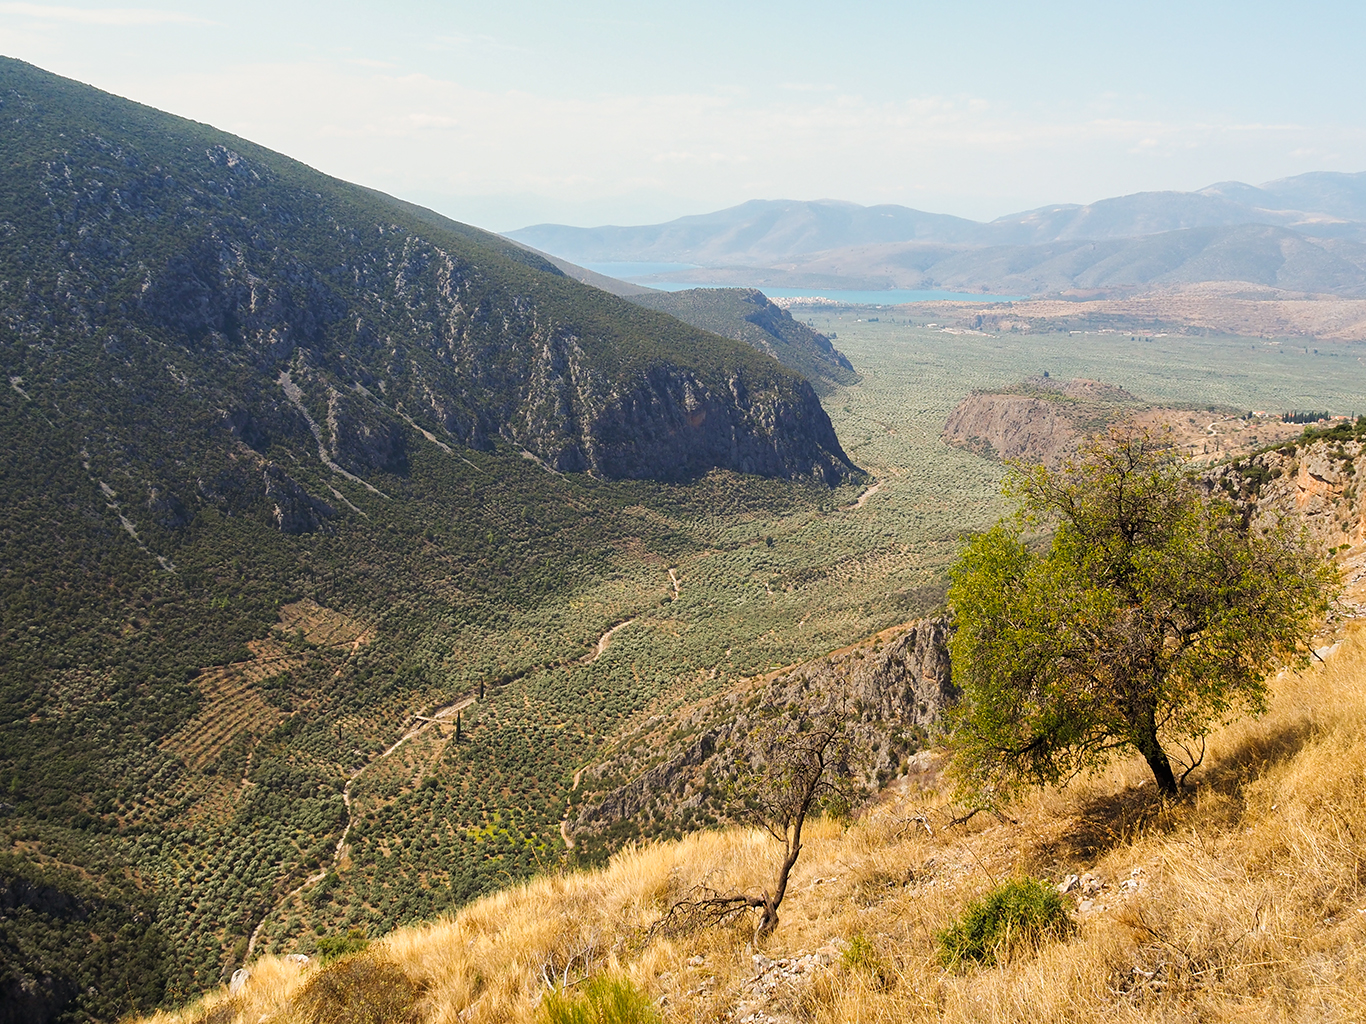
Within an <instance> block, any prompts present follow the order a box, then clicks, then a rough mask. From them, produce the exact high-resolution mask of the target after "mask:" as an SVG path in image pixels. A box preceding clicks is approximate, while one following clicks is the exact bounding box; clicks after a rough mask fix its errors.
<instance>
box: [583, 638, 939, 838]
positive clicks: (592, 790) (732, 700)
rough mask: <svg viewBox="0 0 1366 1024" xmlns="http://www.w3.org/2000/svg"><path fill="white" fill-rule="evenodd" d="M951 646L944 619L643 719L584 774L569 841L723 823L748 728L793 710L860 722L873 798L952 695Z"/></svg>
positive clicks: (908, 763)
mask: <svg viewBox="0 0 1366 1024" xmlns="http://www.w3.org/2000/svg"><path fill="white" fill-rule="evenodd" d="M947 642H948V622H947V620H945V619H944V618H942V617H940V618H927V619H919V620H917V621H915V622H912V623H909V624H907V625H904V626H898V627H895V628H893V629H890V630H886V631H884V632H882V633H879V634H877V635H876V636H874V637H870V638H869V639H868V640H867V641H865V642H863V643H860V644H855V645H853V646H851V647H847V648H843V649H841V650H838V651H834V652H832V653H831V654H829V655H827V656H826V657H824V658H821V659H818V660H816V661H812V662H809V663H807V664H803V665H799V666H795V667H789V668H786V669H782V670H780V671H777V672H774V673H771V674H769V675H767V676H764V677H761V678H758V679H746V680H741V681H740V682H739V683H738V684H737V685H735V686H734V687H732V688H731V689H730V690H728V691H727V692H724V693H721V694H718V695H716V696H715V697H712V698H711V699H709V700H706V701H704V702H702V703H701V704H699V705H691V706H687V707H685V708H681V709H679V710H677V711H675V712H673V713H671V714H657V715H654V716H652V717H650V718H648V719H646V720H645V721H644V722H642V723H641V725H640V726H638V727H637V728H635V729H632V730H629V731H628V732H626V733H625V734H624V736H623V737H622V738H621V739H620V741H619V742H618V743H617V744H616V749H615V750H614V751H612V752H610V754H609V756H608V757H607V758H605V759H604V760H602V761H600V762H598V763H596V764H594V765H592V766H590V767H588V768H587V769H585V770H584V771H582V772H581V773H580V774H579V778H578V785H577V787H576V792H575V794H574V802H575V805H576V809H575V810H572V811H571V813H570V816H569V818H567V819H566V822H565V828H564V832H565V835H566V836H569V837H572V838H573V839H574V841H575V842H576V843H579V844H582V843H585V842H588V843H591V842H592V841H593V840H594V838H596V837H601V836H602V835H603V834H604V833H611V834H612V835H613V837H614V838H615V839H617V840H618V841H619V839H620V837H621V834H622V833H623V832H625V831H636V832H639V833H645V834H648V832H649V824H650V821H651V820H652V819H670V820H678V819H683V820H688V819H691V818H697V819H698V821H699V823H701V822H703V821H709V822H715V821H718V820H720V821H725V820H729V819H730V818H732V817H734V814H735V808H734V807H730V806H728V804H727V798H726V795H725V794H726V786H727V784H728V783H729V782H730V781H731V780H732V779H733V778H734V776H735V770H736V765H737V763H738V762H740V761H745V760H747V759H748V757H749V755H750V748H749V745H748V744H749V737H750V736H751V734H752V733H753V731H754V729H755V727H756V726H757V725H759V724H760V723H762V722H771V721H773V720H775V719H782V718H783V716H784V715H787V714H788V713H789V712H792V713H794V714H795V712H796V711H798V710H800V711H802V712H804V713H807V714H813V715H815V716H817V717H819V716H820V715H822V714H827V713H829V714H840V715H841V716H848V715H850V714H852V715H853V716H855V717H856V719H857V725H856V727H855V733H856V737H857V740H858V746H859V747H860V748H861V749H866V750H869V751H872V752H873V754H872V757H871V760H870V761H869V762H868V763H867V764H866V765H863V766H862V770H863V772H864V779H863V782H864V784H865V785H866V786H867V787H868V788H869V790H870V791H876V790H877V789H879V788H881V786H882V785H884V784H885V783H886V781H887V780H888V779H890V778H892V777H893V776H896V775H900V774H904V773H905V772H906V771H907V770H913V757H914V755H915V754H916V752H917V751H918V750H920V749H921V747H922V746H924V745H925V744H926V742H927V741H928V739H929V737H930V735H931V734H932V732H933V731H934V727H935V724H936V722H937V721H938V719H939V716H940V715H941V713H942V712H943V711H944V709H945V708H947V707H948V706H950V705H951V704H952V703H953V701H954V700H955V698H956V696H957V690H956V689H955V688H954V686H953V682H952V672H951V668H950V663H949V652H948V643H947ZM850 709H852V710H850Z"/></svg>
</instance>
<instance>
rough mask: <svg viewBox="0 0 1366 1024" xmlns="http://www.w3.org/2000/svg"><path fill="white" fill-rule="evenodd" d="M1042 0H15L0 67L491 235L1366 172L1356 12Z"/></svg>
mask: <svg viewBox="0 0 1366 1024" xmlns="http://www.w3.org/2000/svg"><path fill="white" fill-rule="evenodd" d="M1019 6H1020V5H1014V4H1008V3H1002V2H988V3H977V4H972V5H956V6H953V7H952V8H950V7H949V6H948V5H942V4H929V3H919V2H917V3H910V4H905V5H895V6H894V5H882V4H874V3H869V2H866V0H860V2H856V3H853V4H849V5H845V6H844V7H843V8H842V9H841V11H840V13H839V15H838V16H835V15H833V14H832V13H831V11H830V9H829V8H828V6H826V5H820V4H815V3H811V2H807V0H802V2H795V3H777V2H769V0H763V2H749V3H742V4H734V3H730V4H722V3H718V2H715V0H705V2H701V3H697V4H690V5H678V4H668V5H666V4H662V3H657V2H633V3H626V2H622V0H611V2H602V0H599V2H593V3H589V4H580V5H576V6H575V7H574V8H573V9H572V10H569V9H566V8H564V7H562V6H561V5H551V4H544V3H529V2H525V0H511V2H509V3H505V4H502V5H497V6H496V7H494V6H492V5H482V4H480V5H477V4H474V3H470V2H465V0H457V2H454V3H438V2H435V0H415V2H409V3H404V4H401V5H394V4H385V5H380V4H378V3H374V2H368V0H352V2H342V3H330V4H323V3H319V2H314V0H303V2H283V3H280V2H277V3H272V4H266V3H263V2H261V0H242V2H240V3H237V4H234V5H232V6H231V7H225V6H224V5H221V4H212V3H208V2H205V0H187V2H180V3H161V4H156V5H149V6H138V7H132V6H119V5H115V4H107V3H88V2H87V3H79V2H75V0H73V2H69V3H59V4H54V3H43V2H29V3H0V53H4V54H6V55H9V56H13V57H18V58H20V59H23V60H27V61H30V62H32V63H34V64H37V65H39V66H41V67H44V68H46V69H48V70H51V71H54V72H56V73H58V74H62V75H67V76H70V77H73V78H76V79H78V80H80V81H84V82H88V83H90V84H92V85H95V86H97V87H99V88H102V89H107V90H109V91H111V92H115V93H118V94H120V95H124V96H127V97H129V98H132V99H135V100H138V101H140V102H143V103H148V104H150V105H152V106H156V107H159V108H162V109H165V110H169V111H172V112H174V113H177V114H181V115H183V116H186V117H191V118H194V119H196V120H200V121H206V122H209V123H211V124H213V125H215V126H217V127H219V128H222V129H225V130H227V131H230V132H234V133H236V134H238V135H241V136H244V137H247V138H250V139H252V140H253V141H256V142H260V143H262V144H264V145H267V146H270V147H272V148H274V149H277V150H280V151H281V152H284V153H287V154H289V155H290V156H294V157H296V158H298V159H301V160H303V161H305V162H307V163H309V164H312V165H313V166H315V167H317V168H319V169H320V170H323V171H325V172H327V173H330V174H333V175H336V176H338V177H341V178H345V179H348V180H351V181H356V182H359V183H361V184H365V185H369V186H372V187H375V188H379V189H382V190H384V191H386V192H390V193H392V194H394V195H397V196H399V197H401V198H404V199H408V200H411V201H414V202H419V203H422V204H425V205H428V206H431V207H432V208H434V209H436V210H438V211H440V212H442V213H445V214H447V215H449V216H451V217H454V218H456V219H459V220H463V221H467V222H470V223H473V224H477V225H479V226H481V227H486V228H491V229H494V230H509V229H513V228H518V227H522V226H525V225H528V224H532V223H535V222H543V221H556V222H560V223H569V224H579V225H596V224H603V223H618V224H638V223H651V222H660V221H665V220H669V219H671V218H674V217H677V216H680V215H684V214H689V213H702V212H706V211H710V210H715V209H720V208H723V207H728V206H733V205H736V204H738V203H741V202H744V201H745V200H748V199H754V198H787V199H816V198H833V199H841V200H848V201H852V202H857V203H862V204H868V205H871V204H877V203H896V204H900V205H904V206H910V207H915V208H918V209H922V210H928V211H932V212H936V213H951V214H955V215H958V216H963V217H970V218H973V219H977V220H989V219H992V218H995V217H998V216H1002V215H1005V214H1008V213H1012V212H1016V211H1019V210H1023V209H1028V208H1032V207H1037V206H1041V205H1045V204H1049V203H1063V202H1069V203H1084V202H1090V201H1094V200H1097V199H1101V198H1104V197H1107V196H1113V195H1120V194H1125V193H1130V192H1136V191H1144V190H1157V189H1178V190H1193V189H1198V188H1201V187H1203V186H1206V185H1209V184H1211V183H1214V182H1216V181H1221V180H1226V179H1238V180H1242V181H1246V182H1249V183H1254V184H1256V183H1260V182H1263V181H1267V180H1270V179H1274V178H1279V177H1285V176H1289V175H1293V174H1299V173H1303V172H1305V171H1315V170H1333V171H1359V170H1362V169H1366V119H1364V118H1363V115H1362V110H1363V109H1366V104H1363V100H1364V99H1366V95H1364V93H1366V88H1363V86H1366V71H1363V67H1362V65H1361V62H1360V61H1359V59H1358V55H1357V53H1356V49H1357V47H1358V44H1359V41H1360V40H1361V39H1362V38H1364V37H1366V33H1364V32H1363V29H1366V9H1363V8H1362V7H1360V6H1359V5H1350V4H1347V3H1344V2H1325V0H1317V2H1306V3H1302V4H1300V5H1298V6H1297V7H1296V8H1295V9H1294V10H1293V11H1292V10H1290V9H1289V8H1287V7H1285V6H1283V5H1273V4H1269V3H1241V4H1233V3H1222V2H1221V3H1196V4H1182V3H1176V2H1172V0H1161V2H1157V3H1152V4H1148V5H1145V7H1144V10H1143V11H1142V12H1141V13H1140V12H1138V11H1136V10H1134V9H1132V8H1130V7H1128V6H1121V5H1109V6H1108V7H1098V6H1097V5H1094V4H1082V3H1063V2H1055V3H1048V4H1044V5H1036V7H1035V9H1033V10H1030V11H1028V12H1025V11H1022V10H1020V9H1019Z"/></svg>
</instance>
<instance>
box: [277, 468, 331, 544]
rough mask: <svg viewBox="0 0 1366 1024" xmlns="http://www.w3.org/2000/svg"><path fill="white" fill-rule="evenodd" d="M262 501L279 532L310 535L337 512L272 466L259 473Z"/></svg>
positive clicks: (282, 471)
mask: <svg viewBox="0 0 1366 1024" xmlns="http://www.w3.org/2000/svg"><path fill="white" fill-rule="evenodd" d="M261 475H262V478H263V479H264V481H265V490H266V501H267V502H269V503H270V504H271V506H272V507H273V509H274V511H275V522H276V525H277V526H278V527H279V529H280V532H281V533H290V534H299V533H313V532H314V531H315V530H317V529H319V528H320V527H321V526H322V525H323V523H324V522H325V521H326V520H328V519H331V518H332V517H333V516H335V515H336V514H337V513H336V511H335V510H334V509H333V508H332V506H330V505H328V504H327V503H326V502H324V501H319V500H318V499H317V498H315V497H313V495H311V494H309V493H308V492H307V491H306V490H304V489H303V488H302V487H301V486H299V484H298V483H297V482H296V481H294V480H293V479H291V478H290V477H289V476H288V475H286V473H285V471H284V470H282V469H281V468H280V467H279V466H276V465H274V464H273V463H270V464H267V465H266V467H265V469H264V471H263V472H262V474H261Z"/></svg>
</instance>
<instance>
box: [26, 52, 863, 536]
mask: <svg viewBox="0 0 1366 1024" xmlns="http://www.w3.org/2000/svg"><path fill="white" fill-rule="evenodd" d="M0 86H2V87H3V97H2V98H0V112H2V113H3V116H4V117H5V119H6V123H7V125H8V127H7V130H6V133H5V135H4V137H3V139H0V158H3V159H4V160H5V166H6V181H5V188H4V190H3V193H0V223H2V226H3V230H0V324H3V325H4V327H5V328H6V329H7V331H8V332H9V334H10V336H11V337H13V338H15V339H16V341H18V342H19V344H17V345H16V346H14V348H13V349H12V351H11V352H10V355H11V356H12V357H13V358H8V359H7V373H8V374H9V375H11V376H16V377H19V378H21V379H22V378H23V377H25V376H29V377H37V378H44V379H45V378H47V377H50V376H52V374H53V373H55V372H58V371H57V370H55V369H54V366H55V362H56V361H59V360H62V359H65V360H68V361H69V360H71V359H77V360H94V359H97V358H98V359H101V360H104V361H108V362H112V363H114V364H118V363H123V364H126V366H127V367H129V368H130V369H131V368H132V367H134V366H136V365H138V364H140V363H146V362H151V363H153V364H156V365H157V366H158V370H159V373H157V374H156V375H155V376H156V377H159V378H163V379H151V380H145V381H143V382H142V384H143V387H144V388H146V389H153V390H154V389H156V388H158V387H159V386H166V385H169V384H170V383H171V381H172V380H174V383H175V387H176V388H178V389H179V391H180V392H181V394H180V401H179V402H178V403H177V405H178V411H180V412H188V411H190V410H192V409H194V407H195V406H200V407H209V408H216V409H218V410H220V414H219V415H220V417H221V419H220V423H221V424H222V425H223V426H225V427H227V428H228V431H229V432H230V433H231V434H232V435H233V438H234V439H235V440H237V441H240V442H242V443H244V444H246V445H247V446H248V447H251V448H252V449H254V450H256V451H258V452H262V453H264V452H265V451H267V450H268V449H269V447H270V446H271V445H278V444H282V443H284V444H296V445H302V446H303V447H305V448H306V449H312V448H314V447H316V448H317V450H318V453H319V458H320V459H322V461H323V462H324V463H326V464H327V465H329V466H331V467H333V471H334V472H345V473H349V474H353V475H355V476H358V477H365V476H367V475H372V474H377V473H378V474H384V473H388V474H399V475H401V474H403V473H404V472H406V468H407V456H408V451H407V448H408V446H409V445H410V444H411V443H412V441H413V438H414V433H413V428H414V427H419V428H420V429H425V430H429V431H431V432H434V433H435V434H437V435H438V436H443V437H445V438H446V439H447V440H449V441H454V442H458V443H459V444H462V445H467V446H472V447H479V448H487V447H490V446H492V445H494V444H496V443H498V442H499V441H502V442H504V443H509V444H512V445H515V446H517V447H520V448H523V449H525V450H527V451H529V452H530V453H532V454H534V455H536V456H537V457H538V458H540V459H541V460H542V461H543V462H544V463H546V464H547V465H549V466H551V467H553V468H555V469H558V470H561V471H566V472H570V471H572V472H589V473H595V474H599V475H602V476H607V477H641V478H655V479H661V480H675V479H680V478H684V477H689V476H695V475H697V474H700V473H705V472H706V471H708V470H710V469H713V468H724V469H730V470H734V471H737V472H745V473H758V474H763V475H768V476H779V477H788V478H805V479H812V480H818V481H821V482H824V483H831V484H834V483H838V482H839V481H841V480H843V479H844V478H846V477H847V476H849V475H851V474H857V472H858V471H857V469H856V468H855V467H854V466H853V465H852V463H850V462H849V460H848V459H847V458H846V457H845V455H844V453H843V451H842V450H841V449H840V446H839V442H838V440H837V439H836V438H835V434H834V431H833V428H832V427H831V425H830V421H829V418H828V417H827V416H826V415H825V412H824V410H822V409H821V407H820V404H819V402H818V401H817V399H816V397H815V395H814V393H813V392H812V390H811V387H810V385H809V384H808V383H807V382H806V381H804V380H803V379H801V378H800V377H799V376H798V375H797V374H795V373H792V372H789V371H787V370H784V369H783V368H782V367H781V366H779V365H778V364H777V363H775V362H774V361H773V360H771V359H769V358H766V357H764V356H762V355H760V354H759V353H757V352H755V351H754V350H753V349H751V348H750V347H749V346H746V345H743V344H740V343H737V342H734V341H728V340H725V339H722V338H719V337H715V336H713V335H710V334H707V333H706V332H703V331H700V330H697V329H695V328H691V327H688V326H686V325H684V324H681V323H680V322H678V321H676V320H674V319H672V318H670V317H668V316H664V315H661V314H659V313H655V312H652V311H649V310H645V309H642V308H640V307H637V306H633V305H631V304H629V303H627V302H625V301H624V300H621V299H619V298H616V297H614V296H610V295H606V294H604V293H602V292H600V291H598V290H596V289H592V288H588V287H586V286H583V285H580V284H579V283H578V282H575V281H572V280H570V279H568V278H567V277H565V276H564V275H563V274H562V273H561V272H560V271H559V270H558V269H557V268H555V267H554V266H552V265H551V264H549V263H547V262H546V261H544V260H542V259H540V258H539V257H537V256H535V255H534V254H531V253H528V252H526V251H525V250H523V249H521V248H518V247H516V246H514V245H512V244H510V243H508V242H506V241H505V240H502V239H499V238H498V237H497V236H494V235H490V234H487V233H485V232H481V231H477V230H475V229H472V228H468V227H465V226H464V225H460V224H456V223H454V222H451V221H447V220H445V219H444V218H441V217H439V216H437V215H435V214H432V213H431V212H430V211H420V210H416V209H415V208H413V207H410V206H408V205H407V204H403V203H400V202H398V201H395V200H392V199H389V198H388V197H384V196H380V195H378V194H375V193H371V192H368V191H366V190H363V189H358V188H356V187H354V186H351V185H347V184H346V183H344V182H339V181H336V180H334V179H329V178H327V177H325V176H323V175H320V174H317V173H315V172H313V171H311V170H309V169H307V168H304V167H302V166H300V165H298V164H295V163H294V162H293V161H290V160H288V159H287V158H284V157H281V156H279V155H278V154H275V153H271V152H269V151H267V150H263V149H260V148H259V147H255V146H252V145H251V144H250V143H246V142H244V141H242V140H240V139H234V138H232V137H230V136H226V135H223V134H221V133H218V132H215V131H213V130H212V129H209V128H207V127H205V126H203V125H197V124H193V123H191V122H186V121H182V120H180V119H178V118H173V117H170V116H169V115H164V114H161V113H159V112H157V111H152V110H149V109H148V108H145V107H139V106H137V105H136V104H131V103H127V102H126V101H122V100H118V99H116V98H114V97H111V96H108V95H106V94H102V93H98V92H96V91H95V90H92V89H86V88H84V87H81V86H77V85H75V84H74V83H70V82H66V81H64V80H62V79H58V78H55V77H54V76H49V75H45V74H44V73H42V72H39V71H37V70H36V69H33V68H30V67H28V66H26V65H23V64H20V63H19V62H15V61H7V62H4V63H3V64H0ZM139 368H140V367H139ZM282 373H283V374H285V375H286V377H282V376H281V375H282ZM115 376H123V375H119V374H117V373H115ZM167 378H168V379H167ZM286 379H287V380H289V381H290V385H289V388H290V389H292V390H287V389H286V388H285V386H284V384H283V383H282V381H284V380H286ZM110 400H111V401H112V400H114V399H112V398H111V399H110ZM118 400H122V401H127V398H126V396H119V399H118ZM310 434H311V435H312V436H311V437H310ZM281 511H282V514H283V513H284V512H285V510H284V509H283V507H282V510H281ZM307 519H308V516H305V517H304V518H303V519H300V518H299V517H298V516H291V515H288V514H284V515H283V519H282V522H284V521H286V520H287V521H289V522H291V523H294V524H296V525H297V524H299V523H303V522H305V521H306V520H307Z"/></svg>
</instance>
